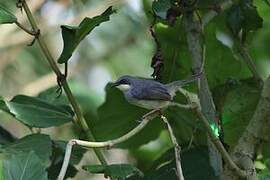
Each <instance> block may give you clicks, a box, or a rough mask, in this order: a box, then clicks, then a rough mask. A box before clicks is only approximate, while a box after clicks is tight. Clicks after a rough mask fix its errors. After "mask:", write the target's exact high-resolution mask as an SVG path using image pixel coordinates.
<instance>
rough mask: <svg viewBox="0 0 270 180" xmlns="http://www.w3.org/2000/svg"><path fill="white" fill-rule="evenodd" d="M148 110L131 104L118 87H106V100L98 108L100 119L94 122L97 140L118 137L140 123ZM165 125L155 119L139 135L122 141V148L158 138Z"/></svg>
mask: <svg viewBox="0 0 270 180" xmlns="http://www.w3.org/2000/svg"><path fill="white" fill-rule="evenodd" d="M147 112H148V111H147V110H145V109H142V108H140V107H137V106H134V105H131V104H129V103H128V102H127V101H126V100H125V98H124V96H123V94H122V92H120V91H119V90H118V89H116V88H111V87H110V86H109V85H107V87H106V101H105V103H104V104H103V105H101V106H100V107H99V109H98V115H99V119H98V120H97V121H95V122H93V124H92V127H93V128H92V129H93V133H94V134H95V136H96V138H97V140H100V141H103V140H109V139H114V138H118V137H120V136H122V135H124V134H126V133H128V132H129V131H130V130H132V129H133V128H134V127H136V126H137V125H139V122H138V121H140V119H141V117H142V116H143V115H144V114H146V113H147ZM162 127H163V124H162V122H161V121H160V120H158V119H154V120H152V121H150V122H149V124H148V125H147V126H146V127H145V128H144V129H143V130H142V131H141V132H139V133H138V134H137V135H135V136H134V137H132V138H131V139H129V140H128V141H126V142H124V143H121V144H120V145H118V146H120V147H122V148H136V147H138V146H140V145H142V144H146V143H148V142H149V141H151V140H153V139H156V138H157V137H158V136H159V133H160V131H161V129H162Z"/></svg>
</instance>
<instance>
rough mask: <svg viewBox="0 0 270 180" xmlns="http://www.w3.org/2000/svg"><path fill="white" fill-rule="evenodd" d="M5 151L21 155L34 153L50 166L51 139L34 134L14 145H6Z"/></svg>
mask: <svg viewBox="0 0 270 180" xmlns="http://www.w3.org/2000/svg"><path fill="white" fill-rule="evenodd" d="M2 148H3V151H4V152H5V153H8V154H20V153H22V152H30V151H33V152H35V154H36V155H37V156H38V157H39V158H40V160H41V162H42V164H44V165H46V166H48V165H49V163H50V156H51V154H52V143H51V140H50V137H49V136H48V135H45V134H32V135H28V136H25V137H23V138H21V139H19V140H17V141H15V142H13V143H10V144H7V145H4V146H3V147H2Z"/></svg>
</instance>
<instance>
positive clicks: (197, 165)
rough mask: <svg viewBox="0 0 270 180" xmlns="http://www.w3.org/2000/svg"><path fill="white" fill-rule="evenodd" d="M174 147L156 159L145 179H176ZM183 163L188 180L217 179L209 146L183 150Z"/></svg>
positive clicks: (184, 173)
mask: <svg viewBox="0 0 270 180" xmlns="http://www.w3.org/2000/svg"><path fill="white" fill-rule="evenodd" d="M174 159H175V156H174V149H170V150H169V151H167V152H166V153H164V154H163V155H162V156H161V157H160V158H159V159H157V160H156V162H155V163H154V166H153V167H152V168H151V170H150V171H148V174H147V175H146V178H144V179H145V180H152V179H155V180H163V179H166V180H176V179H177V177H176V173H175V168H176V167H175V160H174ZM181 165H182V169H183V175H184V177H185V179H186V180H197V179H207V180H217V179H218V178H217V177H216V176H215V175H214V170H213V168H212V167H211V165H210V162H209V152H208V149H207V147H204V146H202V147H196V148H193V149H189V150H182V153H181Z"/></svg>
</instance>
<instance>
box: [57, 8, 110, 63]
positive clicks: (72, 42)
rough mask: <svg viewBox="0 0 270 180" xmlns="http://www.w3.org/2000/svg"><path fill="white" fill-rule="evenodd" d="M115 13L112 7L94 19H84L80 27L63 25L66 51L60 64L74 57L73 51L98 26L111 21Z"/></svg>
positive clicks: (63, 52) (59, 60) (62, 54)
mask: <svg viewBox="0 0 270 180" xmlns="http://www.w3.org/2000/svg"><path fill="white" fill-rule="evenodd" d="M114 12H115V11H114V10H113V9H112V7H111V6H110V7H109V8H108V9H107V10H106V11H105V12H103V13H102V14H101V15H99V16H95V17H93V18H88V17H86V18H84V20H83V21H82V22H81V23H80V24H79V26H68V25H63V26H61V28H62V37H63V41H64V49H63V51H62V53H61V56H60V58H59V59H58V63H65V62H67V61H68V60H69V58H70V57H71V56H72V53H73V51H74V50H75V49H76V47H77V46H78V45H79V43H80V42H81V41H82V40H83V39H84V38H85V37H86V36H87V35H88V34H89V33H90V32H91V31H92V30H93V29H94V28H95V27H96V26H98V25H100V24H101V23H103V22H105V21H109V20H110V15H111V14H113V13H114Z"/></svg>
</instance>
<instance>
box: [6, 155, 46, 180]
mask: <svg viewBox="0 0 270 180" xmlns="http://www.w3.org/2000/svg"><path fill="white" fill-rule="evenodd" d="M3 167H4V173H3V174H4V179H5V180H18V179H20V180H37V179H38V180H47V179H48V178H47V172H46V170H45V167H44V166H43V165H42V162H41V160H40V159H39V157H38V156H37V155H36V154H35V153H34V152H33V151H30V152H24V153H20V154H16V155H13V156H12V157H11V158H10V159H8V160H4V163H3Z"/></svg>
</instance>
